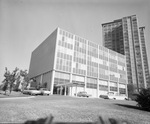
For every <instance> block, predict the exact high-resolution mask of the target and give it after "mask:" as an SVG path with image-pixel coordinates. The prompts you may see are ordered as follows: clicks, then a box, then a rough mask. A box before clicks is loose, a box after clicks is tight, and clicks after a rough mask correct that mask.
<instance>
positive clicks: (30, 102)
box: [0, 95, 150, 124]
mask: <svg viewBox="0 0 150 124" xmlns="http://www.w3.org/2000/svg"><path fill="white" fill-rule="evenodd" d="M50 114H52V115H53V116H54V121H63V122H91V121H96V120H97V118H98V116H103V117H113V118H116V119H119V120H128V121H129V122H131V123H132V124H136V123H139V124H148V123H149V122H150V118H149V117H150V112H146V111H142V110H138V109H137V108H136V103H135V102H133V101H117V100H103V99H98V98H75V97H65V96H56V95H53V96H36V97H34V98H26V99H4V98H3V99H0V122H24V121H26V120H30V119H38V118H42V117H47V116H49V115H50Z"/></svg>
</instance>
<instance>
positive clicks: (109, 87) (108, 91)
mask: <svg viewBox="0 0 150 124" xmlns="http://www.w3.org/2000/svg"><path fill="white" fill-rule="evenodd" d="M108 92H110V81H108Z"/></svg>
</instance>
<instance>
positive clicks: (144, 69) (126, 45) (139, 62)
mask: <svg viewBox="0 0 150 124" xmlns="http://www.w3.org/2000/svg"><path fill="white" fill-rule="evenodd" d="M102 30H103V45H104V46H105V47H107V48H109V49H111V50H114V51H116V52H118V53H121V54H123V55H125V56H126V64H127V77H128V83H129V84H133V85H134V87H135V89H136V91H139V90H140V89H141V88H147V86H148V84H149V83H150V76H149V68H148V62H147V55H146V47H145V39H144V32H143V28H140V33H139V28H138V21H137V18H136V15H133V16H128V17H123V18H122V19H118V20H114V21H113V22H109V23H104V24H102Z"/></svg>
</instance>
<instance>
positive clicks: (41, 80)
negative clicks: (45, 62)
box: [40, 74, 43, 84]
mask: <svg viewBox="0 0 150 124" xmlns="http://www.w3.org/2000/svg"><path fill="white" fill-rule="evenodd" d="M42 82H43V74H41V79H40V84H42Z"/></svg>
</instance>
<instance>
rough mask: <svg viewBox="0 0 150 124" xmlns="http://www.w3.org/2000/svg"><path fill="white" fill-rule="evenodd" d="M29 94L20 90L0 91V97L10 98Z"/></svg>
mask: <svg viewBox="0 0 150 124" xmlns="http://www.w3.org/2000/svg"><path fill="white" fill-rule="evenodd" d="M28 96H29V95H26V94H22V93H21V92H15V91H12V92H11V94H10V93H9V92H8V91H7V93H6V94H5V93H4V91H0V98H12V97H28Z"/></svg>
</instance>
